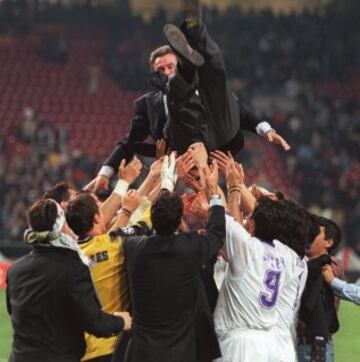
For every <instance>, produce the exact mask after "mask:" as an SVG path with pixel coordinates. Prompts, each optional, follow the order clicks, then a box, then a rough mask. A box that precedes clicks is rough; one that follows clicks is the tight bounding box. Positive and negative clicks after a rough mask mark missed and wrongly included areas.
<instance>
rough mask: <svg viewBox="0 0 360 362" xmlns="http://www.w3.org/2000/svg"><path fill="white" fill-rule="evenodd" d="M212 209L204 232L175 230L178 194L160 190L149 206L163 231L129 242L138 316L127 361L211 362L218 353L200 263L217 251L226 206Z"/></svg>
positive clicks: (132, 293) (134, 310) (129, 265)
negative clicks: (176, 231) (182, 232)
mask: <svg viewBox="0 0 360 362" xmlns="http://www.w3.org/2000/svg"><path fill="white" fill-rule="evenodd" d="M215 190H216V188H215ZM214 202H215V201H214ZM210 210H211V211H210V216H209V222H208V225H207V228H206V234H205V235H199V234H197V233H189V234H185V233H184V234H174V231H175V230H176V229H177V227H178V226H179V224H180V220H181V217H182V211H183V206H182V201H181V198H180V197H179V196H177V195H176V194H171V193H168V192H165V193H162V194H161V195H160V197H159V199H158V200H157V202H156V203H155V204H154V205H153V206H152V209H151V219H152V223H153V226H154V229H155V230H160V231H161V232H160V234H158V233H156V234H154V235H152V236H149V237H137V238H129V239H127V240H126V242H125V244H124V252H125V262H126V267H127V272H128V279H129V289H130V296H131V304H132V315H133V318H134V319H133V320H134V324H133V337H132V343H131V349H130V351H129V361H131V362H137V361H141V362H142V361H147V362H152V361H154V362H155V361H156V362H162V361H164V362H165V361H173V362H177V361H179V362H195V361H198V360H201V358H203V357H204V358H205V360H206V361H211V360H212V359H213V358H215V357H217V356H218V355H219V351H218V345H217V341H216V336H215V333H214V330H213V325H212V318H211V311H210V307H209V304H208V301H207V299H206V294H205V290H204V287H203V285H202V284H201V279H200V270H201V267H202V265H204V264H206V262H207V261H208V259H209V258H211V257H214V256H215V255H216V254H217V253H218V250H219V248H220V246H221V243H222V237H223V235H224V230H225V229H224V228H225V222H224V208H223V207H220V206H213V207H212V208H211V209H210ZM206 349H207V350H206Z"/></svg>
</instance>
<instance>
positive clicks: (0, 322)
mask: <svg viewBox="0 0 360 362" xmlns="http://www.w3.org/2000/svg"><path fill="white" fill-rule="evenodd" d="M11 333H12V330H11V325H10V320H9V316H8V314H7V311H6V304H5V291H4V290H0V362H5V361H7V359H8V356H9V352H10V347H11V338H12V336H11Z"/></svg>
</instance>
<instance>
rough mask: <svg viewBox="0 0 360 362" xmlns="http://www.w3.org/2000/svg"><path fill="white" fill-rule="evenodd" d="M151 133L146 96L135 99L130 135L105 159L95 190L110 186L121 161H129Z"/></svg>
mask: <svg viewBox="0 0 360 362" xmlns="http://www.w3.org/2000/svg"><path fill="white" fill-rule="evenodd" d="M149 133H150V126H149V120H148V116H147V112H146V97H142V98H140V99H138V100H136V101H135V115H134V118H133V120H132V124H131V128H130V131H129V133H128V135H127V136H126V137H125V138H123V139H121V140H120V141H119V142H118V144H117V145H116V146H115V148H114V150H113V151H112V153H111V155H110V156H109V157H108V158H107V159H106V160H105V162H104V164H103V166H102V167H101V169H100V171H99V174H98V176H97V178H96V182H95V186H94V192H95V191H96V190H98V189H99V188H106V189H107V188H108V187H109V180H110V178H111V177H112V176H113V175H114V174H115V172H116V170H117V169H118V168H119V165H120V161H121V160H122V159H125V160H126V161H129V160H130V159H131V158H132V157H133V155H134V152H135V149H134V145H135V144H136V143H139V142H142V141H143V140H144V139H145V138H146V137H147V136H148V135H149Z"/></svg>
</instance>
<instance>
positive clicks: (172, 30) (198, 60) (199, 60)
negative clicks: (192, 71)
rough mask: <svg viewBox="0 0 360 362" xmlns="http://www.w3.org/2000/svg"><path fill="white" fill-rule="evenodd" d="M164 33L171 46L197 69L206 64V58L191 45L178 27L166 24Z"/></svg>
mask: <svg viewBox="0 0 360 362" xmlns="http://www.w3.org/2000/svg"><path fill="white" fill-rule="evenodd" d="M163 32H164V35H165V37H166V39H167V41H168V42H169V44H170V46H171V47H172V48H173V49H174V50H175V51H176V52H177V53H179V54H180V55H181V56H183V57H184V58H185V59H186V60H188V61H189V62H190V63H192V64H193V65H195V66H197V67H200V66H202V65H203V64H204V63H205V59H204V57H203V56H202V55H201V54H200V53H199V52H198V51H197V50H195V49H193V48H192V47H191V46H190V45H189V43H188V42H187V40H186V37H185V35H184V33H183V32H182V31H181V30H180V29H179V28H178V27H176V26H175V25H172V24H166V25H165V26H164V29H163Z"/></svg>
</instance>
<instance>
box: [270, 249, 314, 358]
mask: <svg viewBox="0 0 360 362" xmlns="http://www.w3.org/2000/svg"><path fill="white" fill-rule="evenodd" d="M290 251H291V250H290ZM291 259H292V261H291ZM289 260H290V265H289V267H288V268H287V275H286V277H285V281H284V285H283V288H282V292H281V294H280V295H279V298H278V300H277V303H276V309H277V313H278V323H277V324H276V325H275V326H274V333H275V335H276V340H277V342H278V343H279V344H280V345H281V348H280V351H281V353H282V354H283V356H284V360H285V361H288V362H291V361H293V362H295V361H296V345H297V340H296V324H297V315H298V311H299V307H300V300H301V295H302V293H303V291H304V288H305V284H306V278H307V274H308V270H307V264H306V261H305V260H303V259H301V258H300V257H299V256H298V255H297V254H296V253H295V252H293V257H292V258H291V257H290V259H289Z"/></svg>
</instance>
